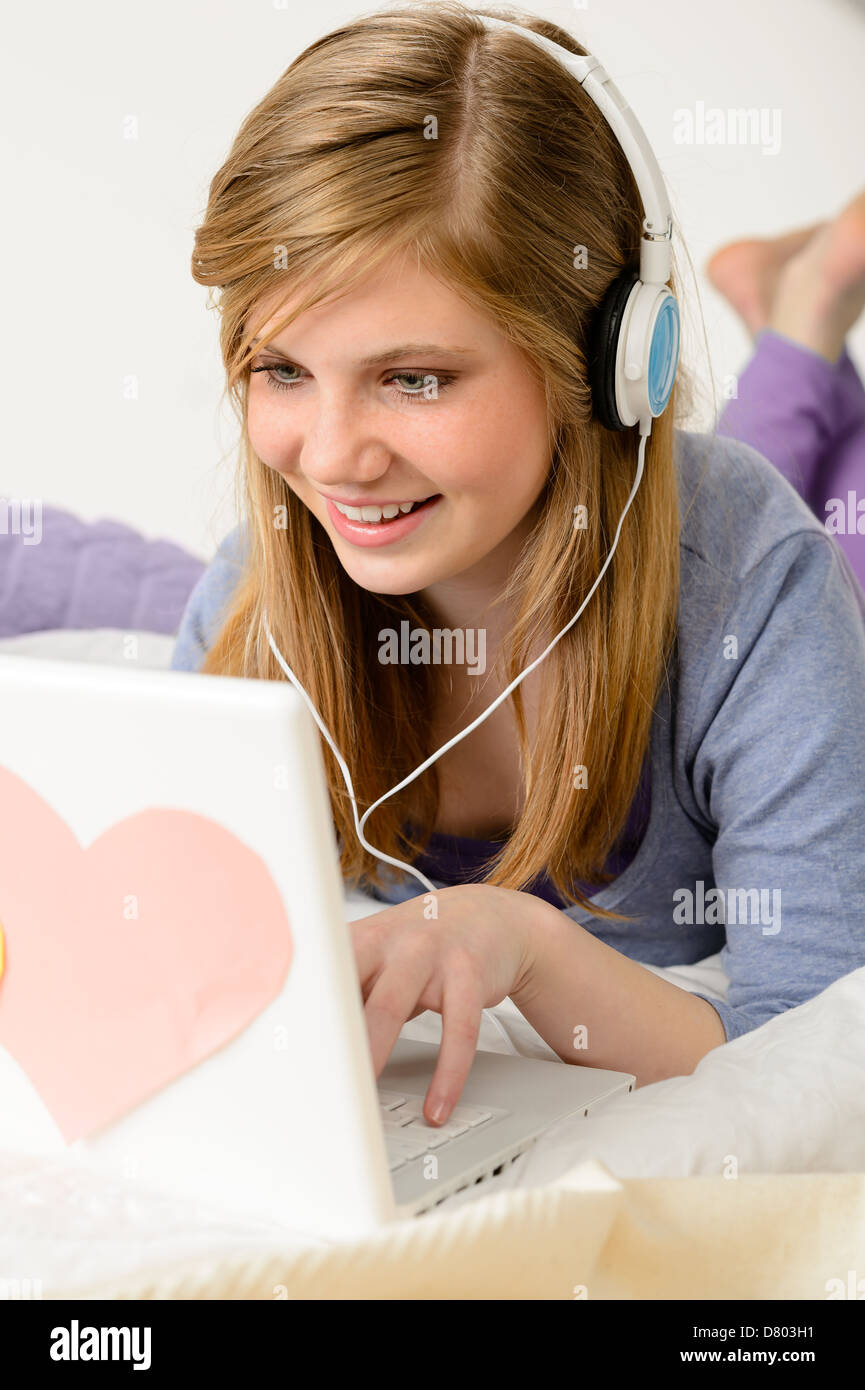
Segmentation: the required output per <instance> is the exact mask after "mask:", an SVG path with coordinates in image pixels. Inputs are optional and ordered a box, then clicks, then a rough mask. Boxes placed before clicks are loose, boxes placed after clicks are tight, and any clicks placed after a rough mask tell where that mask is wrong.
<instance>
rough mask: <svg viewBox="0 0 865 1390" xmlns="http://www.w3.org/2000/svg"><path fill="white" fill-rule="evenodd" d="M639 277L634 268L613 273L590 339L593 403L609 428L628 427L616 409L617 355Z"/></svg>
mask: <svg viewBox="0 0 865 1390" xmlns="http://www.w3.org/2000/svg"><path fill="white" fill-rule="evenodd" d="M639 279H640V277H639V275H638V274H637V273H636V272H635V271H633V270H623V271H622V273H621V274H620V275H617V276H616V279H615V280H614V281H613V283H612V284H611V285H610V288H609V289H608V290H607V293H606V294H605V295H604V298H603V299H602V301H601V304H600V307H599V308H598V311H597V314H596V317H595V321H594V324H593V325H592V332H591V335H590V339H589V386H590V387H591V392H592V406H593V408H594V411H595V415H596V416H597V418H598V420H599V421H600V422H601V424H602V425H603V426H604V427H605V428H606V429H608V430H626V429H627V428H628V426H627V425H625V424H623V423H622V421H621V420H620V418H619V412H618V410H617V409H616V354H617V352H618V347H619V329H620V328H621V326H622V319H623V317H624V313H625V308H626V306H627V303H628V300H629V299H630V297H631V291H632V290H633V288H634V286H635V285H636V284H638V283H639Z"/></svg>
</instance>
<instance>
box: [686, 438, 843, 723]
mask: <svg viewBox="0 0 865 1390" xmlns="http://www.w3.org/2000/svg"><path fill="white" fill-rule="evenodd" d="M676 462H677V466H678V476H679V484H680V511H681V517H682V525H681V534H680V556H681V578H680V585H679V610H678V628H677V642H678V677H679V701H680V705H681V706H682V707H683V709H684V710H689V711H690V714H691V715H692V716H693V717H694V720H695V726H699V725H700V724H701V723H703V722H704V720H708V719H709V718H710V717H713V716H714V714H715V713H717V711H718V710H719V709H720V708H721V707H722V705H723V704H724V703H725V702H726V701H727V700H728V699H729V698H730V696H731V695H735V694H736V692H738V693H739V696H740V697H742V698H743V699H745V698H746V697H747V691H748V690H749V689H750V688H751V685H752V684H753V682H754V681H755V680H759V683H760V690H761V694H760V696H759V697H757V696H755V698H760V699H762V700H763V701H765V702H766V703H767V707H772V708H775V709H776V711H777V714H778V721H779V727H780V726H781V725H783V724H784V723H785V722H789V720H790V719H791V718H792V713H793V710H792V703H791V691H792V689H793V688H794V686H795V687H796V688H797V689H803V688H805V687H808V688H809V689H810V690H811V698H812V700H813V701H814V702H815V705H816V707H817V708H823V707H824V706H825V702H826V700H827V699H830V701H831V702H832V703H833V707H834V708H836V709H838V710H840V709H841V708H842V707H844V708H845V709H849V710H852V709H854V708H855V706H856V704H857V701H858V702H859V704H861V699H862V689H863V686H865V595H863V593H862V589H861V586H860V585H859V583H858V581H857V579H856V576H855V575H854V573H853V571H852V569H851V567H850V564H849V561H848V560H847V558H846V556H845V555H844V553H843V551H842V550H841V549H840V548H839V546H838V545H837V544H836V543H835V541H834V540H833V538H832V537H831V536H830V535H829V534H828V532H827V531H826V530H825V528H824V527H823V526H822V525H821V524H820V521H819V520H818V519H817V517H816V516H815V515H814V513H813V512H812V511H811V509H810V508H809V507H808V506H807V504H806V503H805V502H804V501H803V500H802V498H801V497H800V496H799V495H798V493H797V492H796V491H795V490H794V489H793V488H792V487H791V486H790V484H789V483H788V482H787V481H786V479H785V478H783V477H782V476H781V474H780V473H779V472H778V471H777V469H776V468H775V467H774V466H773V465H772V464H771V463H770V462H769V461H768V460H767V459H765V458H764V457H763V456H762V454H759V453H757V451H756V450H754V449H752V448H751V447H750V446H749V445H747V444H742V443H740V442H739V441H738V440H735V439H728V438H725V437H724V436H718V435H702V434H692V433H689V432H687V431H682V432H680V433H679V436H678V438H677V440H676ZM746 672H747V678H746V674H745V673H746Z"/></svg>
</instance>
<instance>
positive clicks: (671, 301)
mask: <svg viewBox="0 0 865 1390" xmlns="http://www.w3.org/2000/svg"><path fill="white" fill-rule="evenodd" d="M678 361H679V306H678V304H677V303H676V300H675V298H674V297H673V295H671V294H670V295H668V296H667V298H666V299H665V300H664V302H663V304H662V305H661V307H660V309H659V310H658V317H657V318H656V319H655V327H654V329H653V331H652V346H651V348H650V350H649V406H650V408H651V411H652V414H653V415H660V414H661V411H662V410H663V409H664V407H665V405H666V404H667V401H668V400H669V399H670V392H671V391H672V389H673V382H674V380H675V378H676V366H677V364H678Z"/></svg>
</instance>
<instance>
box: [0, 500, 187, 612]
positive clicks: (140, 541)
mask: <svg viewBox="0 0 865 1390" xmlns="http://www.w3.org/2000/svg"><path fill="white" fill-rule="evenodd" d="M7 517H8V524H7V525H6V526H5V527H4V528H3V529H2V530H0V638H3V637H16V636H18V634H19V633H24V632H39V631H44V630H46V629H48V628H99V627H111V628H126V629H128V630H130V631H141V632H162V633H166V634H168V635H171V634H174V633H175V632H176V631H177V628H178V626H179V624H180V619H181V616H182V614H183V610H184V608H185V606H186V601H187V599H188V598H189V595H190V593H191V592H192V589H193V588H194V587H195V584H196V582H197V580H198V579H199V577H200V576H201V575H202V574H203V572H204V570H205V568H206V565H205V563H204V561H203V560H199V559H197V557H196V556H194V555H192V554H190V552H189V551H187V550H184V549H183V547H182V546H179V545H176V544H174V542H172V541H165V540H149V539H148V538H147V537H146V536H142V535H141V534H140V532H138V531H136V530H135V529H134V528H133V527H131V526H126V525H124V524H123V523H122V522H119V521H93V522H90V521H84V520H82V519H81V518H80V517H77V516H75V515H74V513H72V512H66V511H63V510H61V509H60V508H57V507H42V508H41V511H38V510H37V509H36V508H35V507H34V508H31V509H30V514H29V515H28V510H27V508H26V507H25V506H24V505H23V504H22V508H21V512H20V517H21V519H20V523H19V522H18V521H17V518H14V517H13V514H12V510H11V508H10V507H7Z"/></svg>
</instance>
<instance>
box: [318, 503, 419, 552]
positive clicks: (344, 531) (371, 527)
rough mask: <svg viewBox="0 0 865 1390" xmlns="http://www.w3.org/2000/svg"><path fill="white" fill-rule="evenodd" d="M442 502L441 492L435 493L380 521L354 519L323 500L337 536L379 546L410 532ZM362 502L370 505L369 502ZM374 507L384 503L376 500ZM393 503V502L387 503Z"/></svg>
mask: <svg viewBox="0 0 865 1390" xmlns="http://www.w3.org/2000/svg"><path fill="white" fill-rule="evenodd" d="M443 501H444V499H443V497H442V495H441V493H435V494H434V495H433V496H432V497H428V498H426V499H424V501H422V502H418V503H417V504H416V505H414V506H413V507H412V510H411V511H409V512H400V513H399V514H398V515H397V516H395V517H392V518H389V519H388V518H385V517H382V519H381V520H380V521H354V520H352V518H351V517H348V516H346V515H345V514H344V513H343V512H341V511H340V510H339V508H338V507H337V506H336V505H335V504H334V502H332V501H331V500H330V498H328V499H327V503H326V505H327V512H328V516H329V517H330V521H331V524H332V525H333V528H334V530H335V531H336V532H337V534H338V535H340V536H342V538H343V539H344V540H347V541H351V542H352V544H354V545H357V546H379V545H388V544H391V543H394V542H397V541H400V540H402V539H403V537H406V536H409V535H411V533H412V532H413V531H415V530H416V529H417V528H418V527H419V526H422V525H424V524H425V522H426V518H427V517H428V516H430V515H431V514H432V513H433V512H434V511H435V510H436V509H437V508H438V506H439V505H440V504H441V503H442V502H443ZM364 505H366V506H372V505H373V504H372V503H371V502H367V503H365V504H364ZM376 505H378V506H382V505H387V504H386V503H378V504H376ZM391 505H393V504H391Z"/></svg>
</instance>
